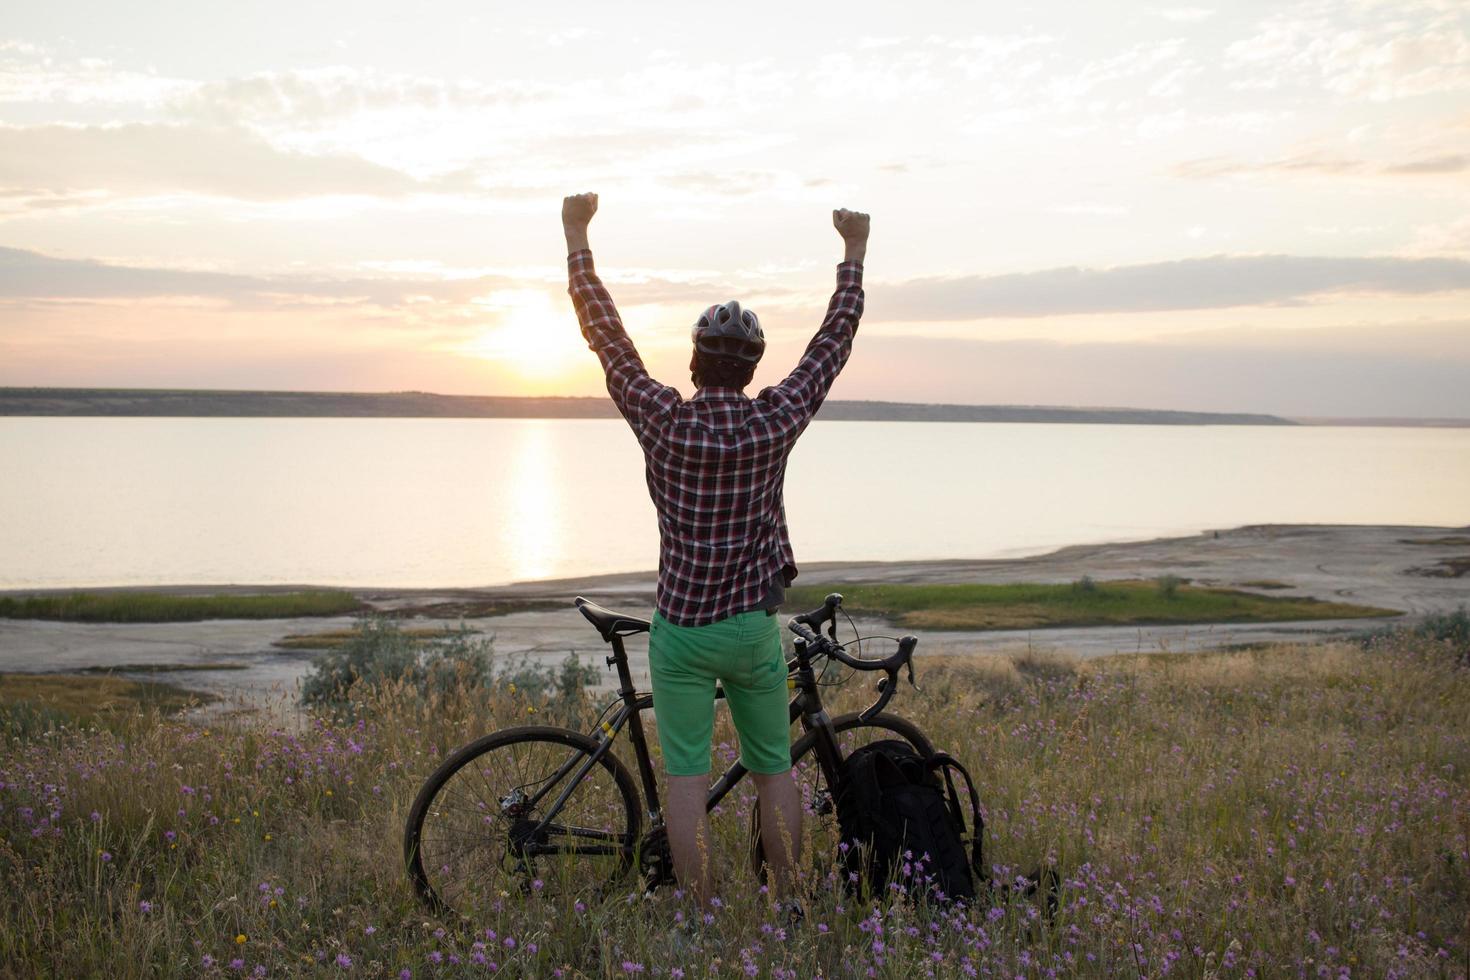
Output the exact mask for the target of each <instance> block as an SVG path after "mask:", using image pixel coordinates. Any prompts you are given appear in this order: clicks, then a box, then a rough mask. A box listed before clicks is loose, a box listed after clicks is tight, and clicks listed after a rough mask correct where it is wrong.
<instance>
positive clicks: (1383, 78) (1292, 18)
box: [1225, 6, 1470, 102]
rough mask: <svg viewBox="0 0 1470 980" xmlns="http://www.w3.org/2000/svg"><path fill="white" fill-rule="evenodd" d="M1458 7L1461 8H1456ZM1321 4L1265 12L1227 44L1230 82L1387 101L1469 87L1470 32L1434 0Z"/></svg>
mask: <svg viewBox="0 0 1470 980" xmlns="http://www.w3.org/2000/svg"><path fill="white" fill-rule="evenodd" d="M1462 12H1463V11H1462ZM1376 14H1377V12H1376V11H1374V10H1372V9H1371V6H1370V7H1369V8H1367V9H1366V11H1365V12H1364V11H1360V12H1359V13H1358V14H1357V15H1356V16H1353V15H1351V14H1350V12H1349V10H1346V9H1339V10H1335V11H1330V12H1325V11H1323V10H1322V9H1321V8H1320V7H1314V6H1306V7H1298V8H1295V9H1293V10H1289V11H1287V12H1284V13H1278V14H1275V15H1273V16H1271V17H1268V18H1267V19H1266V20H1265V21H1263V22H1262V23H1261V25H1260V26H1259V28H1258V29H1257V31H1256V33H1255V34H1253V35H1252V36H1250V37H1248V38H1244V39H1242V40H1239V41H1236V42H1234V43H1232V44H1230V45H1229V46H1228V47H1227V48H1226V49H1225V62H1226V64H1227V66H1229V67H1230V68H1232V69H1234V70H1235V71H1236V72H1238V73H1240V74H1239V77H1237V79H1236V81H1235V82H1234V83H1233V84H1234V86H1235V87H1236V88H1239V89H1243V90H1249V89H1274V88H1278V87H1280V86H1282V85H1285V84H1301V85H1316V86H1319V87H1321V88H1322V89H1324V90H1326V91H1328V92H1332V93H1334V94H1337V95H1341V96H1345V97H1350V98H1366V99H1370V100H1373V101H1380V102H1381V101H1389V100H1393V99H1401V98H1406V97H1409V96H1416V95H1427V94H1430V93H1434V92H1454V91H1463V90H1465V89H1467V88H1470V36H1467V34H1466V28H1465V26H1464V24H1463V23H1462V22H1461V20H1460V19H1459V18H1458V17H1456V16H1455V15H1454V14H1449V15H1448V16H1446V15H1445V14H1444V12H1443V11H1441V10H1439V9H1435V8H1434V7H1429V8H1423V7H1421V8H1420V9H1418V10H1416V9H1414V8H1412V7H1408V8H1402V9H1400V8H1396V9H1395V10H1394V14H1395V16H1393V17H1391V18H1384V17H1382V16H1376Z"/></svg>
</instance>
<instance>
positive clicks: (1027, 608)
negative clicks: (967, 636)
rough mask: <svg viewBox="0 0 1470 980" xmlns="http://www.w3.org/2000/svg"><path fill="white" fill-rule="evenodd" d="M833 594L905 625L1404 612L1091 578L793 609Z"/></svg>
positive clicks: (948, 588) (801, 600) (942, 589)
mask: <svg viewBox="0 0 1470 980" xmlns="http://www.w3.org/2000/svg"><path fill="white" fill-rule="evenodd" d="M829 592H840V593H842V595H843V600H844V601H843V608H844V609H846V610H847V611H848V612H850V613H852V614H853V615H867V616H879V617H882V618H884V619H889V620H892V621H893V622H895V623H897V624H898V625H901V626H907V627H912V628H915V629H936V630H944V629H952V630H991V629H995V630H1000V629H1033V628H1038V627H1046V626H1123V625H1133V624H1137V625H1144V624H1150V623H1268V622H1282V621H1287V620H1305V619H1357V618H1364V617H1374V616H1397V615H1400V611H1399V610H1396V609H1377V608H1374V607H1372V606H1356V605H1349V604H1347V603H1341V602H1325V601H1323V600H1320V599H1309V598H1294V597H1285V596H1267V595H1256V594H1254V593H1250V592H1238V591H1235V590H1232V589H1210V588H1203V587H1198V586H1190V585H1184V584H1178V583H1177V580H1174V581H1160V582H1135V581H1119V582H1096V583H1094V582H1091V581H1090V580H1086V579H1084V580H1082V581H1079V582H1074V583H1072V584H1070V585H1068V584H1059V585H1041V584H1031V583H1022V584H1012V585H994V584H978V583H977V584H963V585H903V584H892V585H890V584H863V583H842V584H828V585H808V586H798V587H796V588H792V589H788V590H787V593H786V609H787V610H788V611H790V612H797V611H803V612H804V611H806V610H808V609H813V608H815V607H817V606H818V605H820V604H821V602H822V598H823V597H824V596H825V595H827V593H829Z"/></svg>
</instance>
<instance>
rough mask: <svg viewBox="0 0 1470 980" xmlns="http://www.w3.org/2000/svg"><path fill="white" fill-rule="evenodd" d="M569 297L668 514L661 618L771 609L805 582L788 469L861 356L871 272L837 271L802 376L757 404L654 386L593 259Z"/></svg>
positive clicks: (696, 620) (584, 264)
mask: <svg viewBox="0 0 1470 980" xmlns="http://www.w3.org/2000/svg"><path fill="white" fill-rule="evenodd" d="M567 266H568V272H569V278H570V282H571V284H570V287H569V289H568V292H570V293H571V295H572V302H573V303H574V304H575V306H576V308H577V318H578V320H580V321H581V324H582V335H583V336H584V337H586V338H587V345H588V346H589V347H591V348H592V350H593V351H595V352H596V353H597V357H598V359H599V360H601V361H602V367H603V371H604V372H605V373H606V374H607V391H608V394H610V395H612V399H613V402H614V403H616V405H617V406H618V411H620V412H622V413H623V417H624V418H625V419H627V420H628V424H629V425H630V426H632V428H633V432H634V434H636V435H637V437H638V442H639V444H640V445H641V446H642V447H643V457H644V463H645V469H646V474H647V479H648V493H649V495H650V496H651V497H652V498H653V506H654V509H655V510H657V511H658V531H659V560H658V598H657V601H656V607H657V609H658V611H659V612H660V613H661V614H662V615H663V617H664V618H665V619H667V620H668V621H669V622H671V623H674V624H676V625H678V626H703V625H706V624H708V623H714V622H717V621H719V620H721V619H724V618H726V617H727V616H733V615H735V614H736V613H742V612H749V611H751V610H754V609H759V608H762V603H763V601H764V600H765V598H766V596H767V594H768V592H769V590H770V587H771V583H772V582H773V581H774V580H775V579H776V577H777V576H778V575H779V576H780V577H781V582H782V584H783V585H790V584H791V581H792V580H793V579H794V578H796V561H795V558H794V556H793V554H792V551H791V537H790V535H789V534H788V533H787V530H786V508H785V504H784V503H783V500H782V494H781V490H782V483H783V482H784V480H785V477H786V457H787V456H789V455H790V453H791V449H792V447H793V446H794V445H795V444H796V438H797V436H799V435H801V433H802V431H803V430H804V429H805V428H806V426H807V423H808V422H810V421H811V420H812V416H813V415H815V414H816V411H817V409H818V407H820V406H821V404H822V400H823V399H824V398H826V397H827V391H828V389H829V388H831V387H832V382H833V381H834V380H835V379H836V378H837V372H839V371H841V370H842V365H843V364H844V363H846V361H847V356H848V354H849V353H851V352H852V339H853V336H854V335H855V334H856V333H857V326H858V319H859V318H860V317H861V316H862V314H863V285H862V283H863V267H862V263H860V262H844V263H842V264H841V265H839V266H838V267H837V291H836V292H834V293H833V294H832V302H831V303H830V304H828V306H827V317H826V319H825V320H823V321H822V327H821V329H820V330H818V331H817V334H816V336H815V337H813V338H812V341H811V343H809V344H808V345H807V348H806V353H805V354H803V355H802V358H801V361H800V363H798V364H797V365H796V369H795V370H794V371H792V372H791V374H789V375H787V377H786V379H785V380H784V381H782V382H781V383H780V384H778V385H775V386H773V387H770V388H766V389H765V390H763V391H762V392H761V393H760V394H758V395H756V396H755V397H754V398H750V397H747V396H746V395H745V393H744V392H742V391H740V390H739V389H736V388H719V387H713V386H710V387H705V388H701V389H700V390H699V391H698V392H697V393H696V394H695V395H694V397H693V398H691V399H689V400H688V401H685V400H684V398H683V397H682V396H681V395H680V394H679V393H678V392H677V391H675V390H674V389H673V388H670V387H668V386H667V385H662V384H659V383H658V382H657V381H655V380H653V379H652V378H650V377H649V376H648V371H647V370H646V369H645V368H644V367H643V360H642V359H641V358H640V357H639V356H638V351H637V350H636V349H634V347H633V341H632V340H630V339H629V338H628V334H627V332H626V331H625V330H624V329H623V323H622V320H621V319H620V318H619V317H618V311H617V308H616V307H615V306H613V301H612V297H611V296H609V295H608V293H607V290H606V289H605V288H604V287H603V285H602V281H601V280H600V279H598V278H597V272H596V271H595V270H594V269H593V267H592V253H591V252H590V251H588V250H587V249H582V250H580V251H576V252H573V253H572V254H571V255H570V256H568V257H567Z"/></svg>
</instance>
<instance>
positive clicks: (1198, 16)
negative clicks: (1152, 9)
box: [1157, 7, 1216, 24]
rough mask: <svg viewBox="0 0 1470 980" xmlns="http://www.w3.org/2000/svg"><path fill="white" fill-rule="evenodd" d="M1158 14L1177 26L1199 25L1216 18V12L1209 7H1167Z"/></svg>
mask: <svg viewBox="0 0 1470 980" xmlns="http://www.w3.org/2000/svg"><path fill="white" fill-rule="evenodd" d="M1157 13H1158V15H1159V16H1160V17H1162V18H1164V19H1165V20H1167V21H1172V22H1174V23H1176V24H1198V23H1200V22H1201V21H1206V20H1209V19H1210V18H1211V17H1213V16H1215V13H1216V11H1214V10H1212V9H1211V8H1209V7H1165V8H1163V9H1161V10H1159V11H1158V12H1157Z"/></svg>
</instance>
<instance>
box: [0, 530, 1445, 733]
mask: <svg viewBox="0 0 1470 980" xmlns="http://www.w3.org/2000/svg"><path fill="white" fill-rule="evenodd" d="M1441 538H1443V539H1450V540H1449V541H1448V542H1442V543H1427V542H1431V541H1433V540H1434V539H1441ZM1457 539H1458V540H1457ZM1465 542H1470V528H1429V527H1393V526H1342V525H1267V526H1254V527H1242V528H1234V529H1231V530H1221V531H1212V532H1206V533H1205V534H1201V535H1194V536H1190V537H1183V538H1164V539H1158V540H1153V541H1141V542H1131V543H1121V544H1102V545H1079V546H1074V547H1069V548H1063V549H1061V550H1059V551H1055V552H1052V553H1050V554H1046V555H1038V556H1034V557H1029V558H1014V559H997V560H976V561H916V562H823V563H808V564H803V565H802V576H801V580H802V582H803V583H811V584H825V583H831V584H835V585H838V586H839V587H840V585H841V584H842V583H844V582H926V583H934V582H1023V581H1024V582H1069V581H1073V580H1075V579H1077V578H1079V577H1081V576H1083V575H1090V576H1092V577H1093V578H1094V579H1098V580H1105V579H1120V578H1152V577H1155V576H1158V575H1163V574H1174V575H1178V576H1181V577H1183V578H1188V579H1191V580H1193V581H1194V582H1195V583H1198V584H1202V585H1214V586H1225V587H1232V588H1244V589H1252V588H1254V587H1253V586H1252V585H1251V584H1250V583H1252V582H1263V581H1271V582H1281V583H1287V584H1289V585H1290V588H1288V589H1271V590H1266V591H1269V592H1270V594H1272V595H1292V596H1313V597H1316V598H1323V599H1340V600H1342V601H1346V602H1357V603H1362V604H1365V605H1372V606H1381V607H1386V608H1390V609H1401V610H1403V611H1404V612H1405V613H1408V614H1409V615H1410V616H1413V615H1421V614H1424V613H1428V612H1436V611H1446V610H1452V609H1454V608H1456V607H1457V606H1459V605H1462V604H1470V575H1462V576H1461V577H1459V578H1454V577H1448V576H1442V575H1439V574H1435V573H1436V572H1443V571H1444V570H1445V569H1444V566H1440V565H1439V564H1438V563H1439V562H1440V561H1442V560H1444V559H1449V558H1461V559H1463V558H1466V557H1467V556H1470V543H1465ZM300 587H304V586H293V587H291V588H300ZM280 588H285V587H280ZM275 590H276V587H273V588H272V589H260V588H253V589H252V588H248V587H243V586H224V587H190V588H181V589H158V590H156V591H168V592H223V591H237V592H261V591H275ZM93 591H96V590H93ZM354 591H355V592H356V593H357V594H358V595H359V597H361V598H362V599H363V600H364V601H365V602H368V603H369V604H371V605H372V606H374V607H376V608H379V609H383V610H393V609H402V608H406V607H414V606H421V605H425V604H428V603H431V602H435V601H453V600H483V599H506V598H515V599H551V600H564V601H566V603H567V605H566V607H565V608H564V609H549V610H541V611H535V612H519V613H512V614H509V615H504V616H495V617H489V618H484V619H471V620H466V621H465V623H466V625H468V626H469V627H471V628H473V629H477V630H481V631H483V632H486V633H493V634H494V636H495V648H496V652H497V655H499V656H516V655H519V654H525V655H526V656H527V657H529V658H531V659H533V660H544V661H547V662H558V661H560V660H561V659H562V658H563V657H565V656H566V655H567V653H568V652H569V651H575V652H576V653H578V654H579V655H580V656H582V657H583V659H584V660H589V661H591V662H592V663H594V664H596V665H598V666H599V667H601V666H602V659H601V658H602V656H603V655H604V651H605V646H604V645H603V643H602V641H601V638H600V637H598V635H597V634H596V633H595V632H594V631H593V630H592V629H591V627H590V626H589V625H588V624H587V623H586V621H585V620H583V619H582V617H581V616H580V615H579V614H578V613H577V612H576V610H575V609H574V608H573V607H572V605H571V599H572V597H574V596H577V595H585V596H588V597H590V598H593V599H595V600H596V601H598V602H601V603H603V604H604V605H610V606H613V607H615V608H618V609H620V610H625V611H627V612H629V613H632V614H635V615H644V616H646V615H648V614H649V613H650V612H651V607H652V602H653V592H654V574H653V572H641V573H631V574H625V575H604V576H597V577H591V578H582V579H560V580H555V581H539V582H525V583H519V584H516V585H509V586H502V587H496V588H485V589H447V590H426V589H394V590H383V589H359V590H354ZM789 611H795V610H789ZM435 622H444V623H445V625H451V626H453V625H457V623H458V622H459V621H458V620H451V621H439V620H425V621H423V625H431V624H433V623H435ZM1381 622H1383V621H1380V620H1362V619H1359V620H1344V621H1319V622H1309V623H1264V624H1228V625H1210V624H1197V625H1191V626H1143V627H1138V626H1122V627H1119V626H1114V627H1081V628H1062V629H1041V630H1030V631H993V632H937V631H931V632H927V633H925V634H924V635H923V636H921V638H920V644H919V654H920V657H921V658H922V656H923V655H924V654H925V653H929V654H933V653H973V652H981V651H984V652H1008V651H1023V650H1025V649H1027V648H1028V647H1030V648H1043V649H1055V650H1060V651H1064V652H1067V653H1071V654H1075V655H1078V656H1102V655H1106V654H1110V653H1119V652H1134V651H1140V650H1142V651H1159V650H1169V651H1178V652H1186V651H1198V650H1207V649H1213V648H1218V647H1222V646H1228V645H1231V644H1237V643H1247V642H1262V641H1277V640H1301V639H1304V638H1305V639H1313V638H1326V637H1331V636H1334V635H1347V634H1349V633H1353V632H1358V631H1361V630H1364V629H1370V628H1373V627H1375V626H1377V625H1380V624H1381ZM351 623H352V619H351V618H350V617H331V618H310V619H278V620H216V621H209V622H202V623H155V624H131V623H129V624H90V623H55V622H42V621H36V620H0V671H37V672H50V671H76V670H81V669H84V668H87V667H102V666H109V665H116V664H201V665H203V664H215V663H227V664H231V665H235V666H237V667H238V668H239V669H228V670H207V669H205V670H197V671H195V670H189V671H180V672H174V673H169V674H164V675H155V679H161V680H168V681H170V682H173V683H177V684H180V685H182V686H185V687H192V688H195V689H202V690H208V691H211V692H214V693H218V694H222V695H225V696H226V697H227V698H229V699H231V700H243V701H245V702H249V703H257V704H258V703H260V702H262V701H264V700H269V699H270V698H271V697H272V696H273V695H274V697H277V698H282V697H287V696H289V694H290V693H291V692H292V691H294V688H295V685H296V683H297V681H298V680H299V679H300V678H301V676H302V675H303V674H304V673H305V672H306V670H307V668H308V666H309V664H310V663H311V659H312V656H313V655H312V654H311V653H310V652H293V651H285V650H280V649H278V648H275V647H273V646H272V644H273V643H274V642H275V641H276V640H279V639H281V638H282V637H284V636H286V635H287V634H289V633H312V632H320V631H323V630H328V629H334V628H342V627H346V626H350V625H351ZM883 625H884V624H882V623H879V622H866V623H864V622H860V627H862V628H863V629H864V631H865V632H867V631H869V629H871V630H872V631H874V632H882V631H883V630H882V627H883ZM630 652H631V654H632V656H633V661H634V669H635V674H637V675H645V672H646V664H647V658H646V650H645V647H644V645H643V644H641V643H634V644H630ZM920 662H921V663H922V660H921V661H920ZM645 680H646V675H645Z"/></svg>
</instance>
